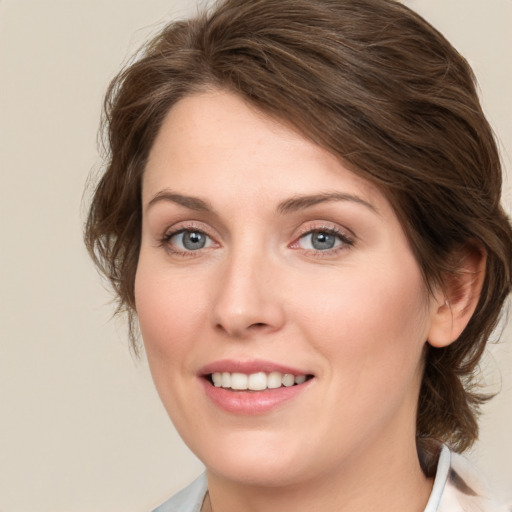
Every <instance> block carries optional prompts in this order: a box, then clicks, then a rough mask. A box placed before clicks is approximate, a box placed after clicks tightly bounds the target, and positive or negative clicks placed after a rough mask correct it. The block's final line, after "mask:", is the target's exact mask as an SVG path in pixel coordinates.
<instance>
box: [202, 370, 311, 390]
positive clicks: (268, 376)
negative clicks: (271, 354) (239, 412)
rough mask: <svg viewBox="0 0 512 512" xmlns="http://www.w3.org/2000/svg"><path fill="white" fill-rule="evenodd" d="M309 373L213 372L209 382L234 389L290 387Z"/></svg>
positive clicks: (301, 380)
mask: <svg viewBox="0 0 512 512" xmlns="http://www.w3.org/2000/svg"><path fill="white" fill-rule="evenodd" d="M311 377H312V376H311V375H293V374H292V373H281V372H277V371H274V372H269V373H266V372H256V373H251V374H245V373H240V372H214V373H212V374H210V376H209V378H210V382H211V383H212V384H213V385H214V386H215V387H217V388H224V389H232V390H236V391H264V390H266V389H277V388H280V387H291V386H294V385H299V384H303V383H304V382H306V380H308V378H311Z"/></svg>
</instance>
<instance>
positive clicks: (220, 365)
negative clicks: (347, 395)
mask: <svg viewBox="0 0 512 512" xmlns="http://www.w3.org/2000/svg"><path fill="white" fill-rule="evenodd" d="M216 372H229V373H235V372H237V373H245V374H247V375H250V374H252V373H257V372H265V373H270V372H280V373H289V374H292V375H295V376H297V375H310V372H307V371H303V370H300V369H298V368H293V367H291V366H287V365H283V364H280V363H274V362H272V361H265V360H261V359H253V360H250V361H237V360H234V359H222V360H219V361H214V362H212V363H209V364H207V365H205V366H203V367H202V368H201V369H200V370H199V374H200V375H201V376H203V375H210V374H212V373H216Z"/></svg>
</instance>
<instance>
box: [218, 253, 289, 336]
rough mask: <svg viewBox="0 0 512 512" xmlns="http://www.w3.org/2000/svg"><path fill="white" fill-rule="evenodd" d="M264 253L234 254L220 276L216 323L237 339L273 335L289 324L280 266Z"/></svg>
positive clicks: (225, 332)
mask: <svg viewBox="0 0 512 512" xmlns="http://www.w3.org/2000/svg"><path fill="white" fill-rule="evenodd" d="M269 260H270V258H266V257H265V256H264V255H262V253H261V251H258V252H257V251H254V252H253V251H250V250H248V251H244V253H243V254H232V255H231V256H230V258H229V260H228V261H225V262H224V268H223V269H222V271H221V272H220V273H219V274H218V279H217V283H218V284H217V290H216V293H215V297H214V300H213V314H212V322H213V325H214V328H215V329H216V330H217V331H221V332H222V333H224V334H225V335H228V336H229V337H232V338H236V339H247V338H250V337H254V336H259V335H262V334H267V333H272V332H275V331H278V330H279V329H281V328H282V326H283V325H284V323H285V311H284V304H283V300H282V293H281V291H282V290H281V289H280V286H279V281H280V279H279V276H278V274H279V271H278V269H277V268H276V265H275V264H274V265H273V264H272V262H270V261H269Z"/></svg>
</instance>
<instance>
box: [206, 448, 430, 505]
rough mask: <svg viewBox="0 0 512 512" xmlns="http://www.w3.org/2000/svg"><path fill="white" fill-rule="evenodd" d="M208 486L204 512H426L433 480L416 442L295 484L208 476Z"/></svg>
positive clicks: (374, 452)
mask: <svg viewBox="0 0 512 512" xmlns="http://www.w3.org/2000/svg"><path fill="white" fill-rule="evenodd" d="M379 452H380V453H379ZM406 454H407V455H406ZM208 487H209V497H208V499H207V500H205V507H204V509H203V512H271V511H272V512H273V511H280V510H291V511H293V512H311V511H312V510H322V512H370V511H372V512H373V511H375V510H379V512H396V511H397V510H400V511H403V512H422V511H423V510H424V508H425V505H426V503H427V501H428V497H429V495H430V492H431V489H432V481H431V480H429V479H428V478H426V477H425V475H424V474H423V472H422V470H421V467H420V464H419V460H418V457H417V453H416V445H415V442H413V443H410V444H409V446H404V444H403V443H399V444H398V445H393V444H388V445H387V446H384V447H383V448H378V447H375V450H369V451H368V450H364V455H363V453H360V454H358V455H357V456H356V457H354V460H352V461H346V462H345V463H344V464H343V467H338V468H333V469H332V470H331V471H330V472H329V474H328V475H326V474H323V475H319V476H318V475H317V476H316V477H315V478H311V479H308V478H304V479H303V480H301V481H300V482H298V483H294V484H293V485H288V486H279V487H277V486H276V487H270V486H261V485H254V484H247V483H239V482H233V481H230V480H226V479H224V478H223V477H222V476H221V475H218V474H215V473H214V472H211V471H208ZM210 500H211V501H210ZM209 506H210V507H211V508H210V509H208V508H207V507H209Z"/></svg>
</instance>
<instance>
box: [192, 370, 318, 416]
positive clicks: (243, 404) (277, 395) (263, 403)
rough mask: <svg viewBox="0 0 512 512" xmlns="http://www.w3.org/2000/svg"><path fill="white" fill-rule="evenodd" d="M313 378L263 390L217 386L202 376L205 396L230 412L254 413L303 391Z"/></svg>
mask: <svg viewBox="0 0 512 512" xmlns="http://www.w3.org/2000/svg"><path fill="white" fill-rule="evenodd" d="M312 380H313V379H310V380H307V381H306V382H304V383H302V384H298V385H294V386H290V387H285V386H282V387H280V388H276V389H266V390H265V391H232V390H230V389H225V388H217V387H215V386H214V385H213V384H211V383H210V381H208V380H207V379H204V378H202V379H201V381H202V383H203V387H204V390H205V393H206V396H207V397H208V398H209V399H210V400H211V401H212V402H213V403H214V404H215V405H216V406H218V407H220V408H221V409H223V410H224V411H227V412H229V413H232V414H241V415H256V414H264V413H266V412H270V411H272V410H273V409H276V408H278V407H279V406H280V405H282V404H284V403H285V402H288V401H289V400H292V399H293V398H295V397H297V396H298V395H300V394H301V393H303V392H304V391H305V390H306V389H307V388H308V387H309V384H310V383H311V381H312Z"/></svg>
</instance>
